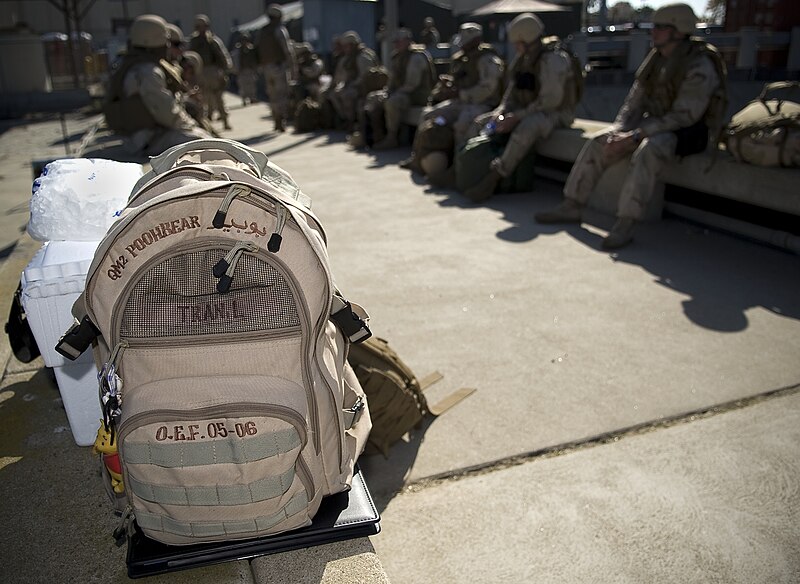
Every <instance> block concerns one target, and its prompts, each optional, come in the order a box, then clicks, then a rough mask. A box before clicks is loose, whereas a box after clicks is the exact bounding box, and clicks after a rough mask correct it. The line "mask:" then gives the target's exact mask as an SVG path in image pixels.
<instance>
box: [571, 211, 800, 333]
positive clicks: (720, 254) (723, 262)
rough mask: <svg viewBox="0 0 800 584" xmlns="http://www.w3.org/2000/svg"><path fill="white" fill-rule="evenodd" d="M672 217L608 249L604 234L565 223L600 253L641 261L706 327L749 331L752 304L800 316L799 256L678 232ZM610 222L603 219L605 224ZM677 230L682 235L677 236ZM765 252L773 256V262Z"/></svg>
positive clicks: (696, 231) (689, 228)
mask: <svg viewBox="0 0 800 584" xmlns="http://www.w3.org/2000/svg"><path fill="white" fill-rule="evenodd" d="M673 221H674V220H670V219H663V220H662V221H661V222H660V223H658V224H642V225H640V226H639V227H638V229H637V231H636V234H635V238H634V241H633V243H631V244H630V245H629V246H627V247H625V248H623V249H621V250H619V251H617V252H614V253H610V254H608V252H606V251H603V250H602V249H601V248H600V241H601V236H599V235H597V234H595V233H592V232H590V231H589V230H587V229H585V228H580V229H576V228H573V227H567V228H566V229H565V231H566V232H567V233H569V234H570V235H571V236H572V237H574V238H575V239H577V240H579V241H581V242H583V243H584V244H586V245H587V246H588V247H593V248H595V249H597V250H598V253H604V254H608V255H609V257H610V258H611V260H612V261H614V262H624V263H628V264H632V265H637V266H640V267H641V268H642V269H644V270H646V271H647V272H649V273H650V274H652V275H653V276H654V282H655V283H656V284H658V285H660V286H664V287H666V288H669V289H670V290H673V291H674V292H676V293H677V296H678V297H680V296H683V297H685V298H684V299H683V300H681V304H682V306H683V312H684V314H685V315H686V318H687V319H689V320H690V321H691V322H693V323H694V324H696V325H698V326H701V327H703V328H706V329H710V330H715V331H719V332H737V331H742V330H745V329H746V328H747V327H748V325H749V321H748V318H747V314H746V313H747V311H748V310H750V309H753V308H763V309H765V310H768V311H770V312H773V313H775V314H778V315H781V316H785V317H788V318H794V319H800V310H798V308H797V294H798V292H800V270H798V269H797V268H798V262H797V257H796V256H794V255H792V254H790V253H786V252H783V251H780V250H772V249H769V248H764V247H755V246H752V245H749V244H748V243H747V242H745V241H744V240H742V239H739V238H737V237H734V236H731V235H727V234H722V233H715V232H710V231H708V230H707V229H704V228H702V227H698V226H695V225H692V224H689V223H683V222H680V221H678V223H679V224H680V225H681V226H682V227H683V229H682V230H680V231H677V230H675V229H674V227H675V224H674V222H673ZM608 223H609V225H610V221H609V222H608ZM670 223H672V229H667V227H668V225H665V224H670ZM609 225H607V224H606V223H605V222H603V225H602V227H603V228H604V229H607V228H608V226H609ZM676 233H679V234H680V235H679V236H678V237H675V234H676ZM670 234H671V235H670ZM765 255H769V256H770V258H769V261H765ZM779 282H780V283H781V284H780V285H778V284H777V283H779Z"/></svg>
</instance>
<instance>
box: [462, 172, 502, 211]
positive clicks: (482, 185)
mask: <svg viewBox="0 0 800 584" xmlns="http://www.w3.org/2000/svg"><path fill="white" fill-rule="evenodd" d="M501 178H502V177H501V176H500V173H499V172H497V170H496V169H494V168H491V169H489V173H488V174H487V175H486V176H485V177H483V178H482V179H481V180H480V181H479V182H478V184H476V185H473V186H471V187H470V188H468V189H467V190H465V191H464V196H465V197H467V198H468V199H469V200H470V201H472V202H473V203H482V202H483V201H485V200H486V199H488V198H489V197H491V196H492V195H493V194H494V190H495V189H496V188H497V185H498V183H499V182H500V179H501Z"/></svg>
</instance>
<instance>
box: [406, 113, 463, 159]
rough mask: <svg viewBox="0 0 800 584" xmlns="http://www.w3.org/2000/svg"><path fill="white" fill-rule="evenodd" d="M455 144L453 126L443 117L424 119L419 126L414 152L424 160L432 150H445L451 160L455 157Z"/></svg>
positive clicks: (418, 157)
mask: <svg viewBox="0 0 800 584" xmlns="http://www.w3.org/2000/svg"><path fill="white" fill-rule="evenodd" d="M455 144H456V143H455V132H454V130H453V126H452V125H450V124H446V123H444V120H443V119H437V118H431V119H427V120H424V121H423V122H422V123H421V124H420V125H419V127H418V128H417V135H416V136H415V138H414V150H415V152H414V153H415V155H416V158H417V159H418V160H422V159H423V158H425V156H427V155H428V154H430V153H431V152H444V153H445V154H447V158H448V160H450V159H452V157H453V151H454V150H455Z"/></svg>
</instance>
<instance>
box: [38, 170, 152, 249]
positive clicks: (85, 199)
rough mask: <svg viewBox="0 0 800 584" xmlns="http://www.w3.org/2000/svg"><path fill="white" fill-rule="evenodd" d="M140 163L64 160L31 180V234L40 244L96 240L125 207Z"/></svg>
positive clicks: (141, 171) (138, 174)
mask: <svg viewBox="0 0 800 584" xmlns="http://www.w3.org/2000/svg"><path fill="white" fill-rule="evenodd" d="M143 173H144V170H143V168H142V165H141V164H135V163H128V162H116V161H114V160H103V159H100V158H65V159H63V160H55V161H53V162H51V163H50V164H48V165H47V166H46V167H45V168H44V171H43V172H42V175H41V176H40V177H39V178H37V179H36V180H35V181H33V196H32V197H31V217H30V220H29V222H28V234H30V236H31V237H32V238H33V239H36V240H38V241H98V240H100V239H102V238H103V236H104V235H105V234H106V232H107V231H108V228H109V227H111V225H112V224H113V223H114V221H115V220H116V216H115V214H116V213H117V212H118V211H120V210H121V209H124V208H125V205H126V204H127V202H128V195H129V194H130V191H131V188H132V187H133V185H135V184H136V181H138V180H139V178H140V177H141V176H142V174H143Z"/></svg>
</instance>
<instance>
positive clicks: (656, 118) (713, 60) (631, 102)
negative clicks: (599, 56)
mask: <svg viewBox="0 0 800 584" xmlns="http://www.w3.org/2000/svg"><path fill="white" fill-rule="evenodd" d="M696 23H697V17H696V16H695V14H694V11H693V10H692V8H691V7H690V6H689V5H688V4H682V3H681V4H670V5H664V6H662V7H661V8H659V9H658V10H656V11H655V13H654V14H653V24H654V27H653V29H652V31H651V35H652V38H653V49H652V50H651V51H650V53H649V54H648V55H647V57H646V58H645V60H644V62H643V63H642V65H641V67H639V70H638V71H637V72H636V80H635V81H634V82H633V86H632V87H631V89H630V92H629V93H628V96H627V97H626V99H625V101H624V103H623V104H622V107H621V108H620V110H619V113H618V114H617V118H616V121H615V122H614V125H612V126H611V127H610V128H609V129H608V130H604V131H603V132H601V133H600V134H597V135H596V136H594V137H593V138H592V140H590V141H589V142H587V143H586V144H585V145H584V147H583V149H582V150H581V153H580V154H579V155H578V159H577V160H576V161H575V164H574V166H573V167H572V171H571V172H570V174H569V178H567V182H566V184H565V185H564V201H563V202H562V203H561V204H560V205H559V206H558V207H556V208H555V209H552V210H550V211H545V212H542V213H537V214H536V220H537V221H538V222H539V223H580V222H581V216H582V211H583V208H584V207H585V206H586V203H587V201H588V200H589V195H590V194H591V192H592V189H594V186H595V185H596V184H597V182H598V181H599V180H600V177H601V176H602V175H603V173H604V172H605V170H606V168H608V167H609V166H610V165H612V164H614V163H615V162H617V161H619V160H622V159H624V158H626V157H631V158H630V161H631V169H630V171H629V172H628V174H627V175H626V177H625V182H624V183H623V184H622V190H621V191H620V196H619V203H618V205H617V221H616V223H614V226H613V227H612V228H611V231H610V232H609V234H608V236H607V237H606V238H605V239H604V240H603V243H602V246H603V248H604V249H618V248H620V247H623V246H625V245H627V244H628V243H629V242H630V241H631V240H632V239H633V229H634V226H635V224H636V222H637V221H638V220H639V219H640V218H641V217H642V214H643V212H644V210H645V209H646V208H647V204H648V202H649V200H650V198H651V196H652V194H653V189H654V186H655V180H656V178H657V176H658V173H659V172H660V171H661V169H663V168H664V166H665V165H667V164H668V163H670V162H671V161H673V160H675V158H676V156H687V155H689V154H695V153H698V152H702V151H703V150H705V149H706V147H707V146H708V143H709V130H711V134H712V135H714V136H716V130H718V125H719V124H721V122H722V118H723V116H724V114H725V112H724V103H725V99H724V95H725V65H724V63H723V62H722V59H721V58H720V55H719V53H718V52H717V50H716V49H715V48H714V47H713V46H711V45H709V44H707V43H705V42H704V41H702V40H699V39H691V38H690V36H689V35H691V34H692V32H694V30H695V25H696ZM715 96H717V97H719V98H720V99H712V98H714V97H715ZM719 110H723V111H719Z"/></svg>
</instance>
